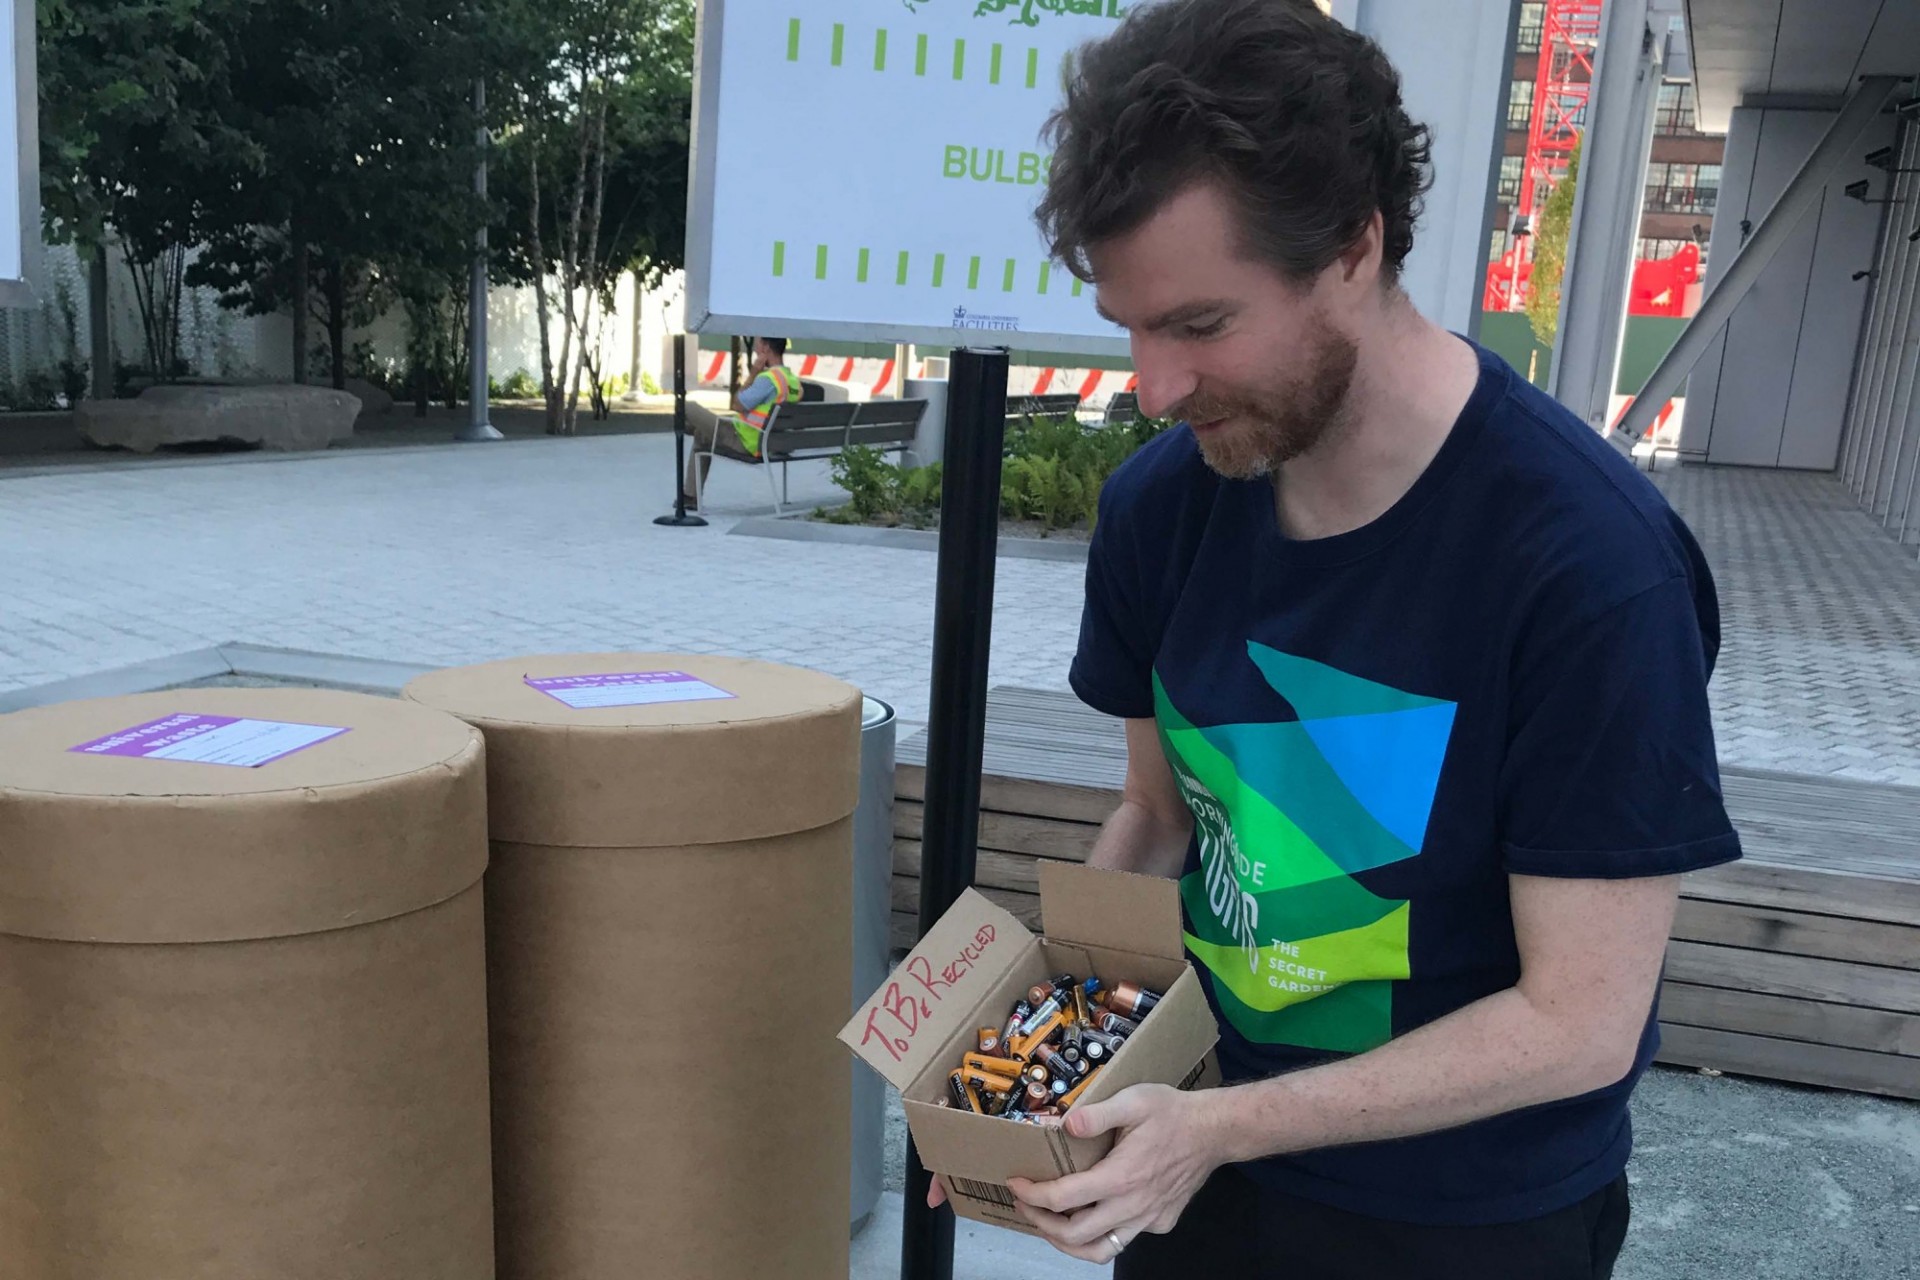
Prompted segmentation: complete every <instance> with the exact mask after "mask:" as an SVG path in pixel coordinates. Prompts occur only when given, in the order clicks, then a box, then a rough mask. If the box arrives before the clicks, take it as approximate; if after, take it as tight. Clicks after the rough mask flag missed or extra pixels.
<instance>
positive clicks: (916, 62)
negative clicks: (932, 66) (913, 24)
mask: <svg viewBox="0 0 1920 1280" xmlns="http://www.w3.org/2000/svg"><path fill="white" fill-rule="evenodd" d="M913 74H915V75H917V76H923V75H925V74H927V37H926V36H925V35H924V34H923V35H919V36H915V37H914V42H913Z"/></svg>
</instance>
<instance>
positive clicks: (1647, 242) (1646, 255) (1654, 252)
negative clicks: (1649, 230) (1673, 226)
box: [1634, 236, 1687, 262]
mask: <svg viewBox="0 0 1920 1280" xmlns="http://www.w3.org/2000/svg"><path fill="white" fill-rule="evenodd" d="M1686 245H1687V242H1686V241H1685V240H1664V239H1659V238H1656V237H1653V236H1642V237H1640V249H1639V252H1637V253H1636V254H1635V255H1634V257H1635V258H1637V259H1638V260H1639V261H1641V262H1657V261H1659V260H1660V259H1661V258H1671V257H1672V256H1673V255H1674V254H1676V253H1678V252H1680V250H1682V249H1684V248H1685V247H1686Z"/></svg>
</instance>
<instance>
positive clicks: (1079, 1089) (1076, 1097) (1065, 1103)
mask: <svg viewBox="0 0 1920 1280" xmlns="http://www.w3.org/2000/svg"><path fill="white" fill-rule="evenodd" d="M1099 1074H1100V1072H1099V1069H1098V1068H1096V1069H1094V1070H1092V1071H1089V1072H1088V1073H1087V1074H1086V1076H1085V1077H1084V1078H1082V1079H1081V1081H1080V1083H1079V1084H1077V1085H1075V1086H1074V1087H1073V1088H1072V1089H1069V1090H1068V1091H1067V1095H1066V1096H1065V1097H1063V1098H1061V1099H1060V1101H1059V1104H1058V1105H1059V1107H1060V1109H1061V1110H1062V1111H1065V1110H1066V1109H1067V1108H1068V1107H1071V1106H1072V1105H1073V1104H1074V1103H1076V1102H1078V1101H1080V1095H1081V1094H1083V1093H1085V1092H1086V1091H1087V1086H1088V1085H1090V1084H1092V1083H1093V1080H1094V1077H1095V1076H1097V1075H1099Z"/></svg>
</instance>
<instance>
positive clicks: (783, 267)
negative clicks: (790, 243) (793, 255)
mask: <svg viewBox="0 0 1920 1280" xmlns="http://www.w3.org/2000/svg"><path fill="white" fill-rule="evenodd" d="M773 274H775V275H776V276H783V275H785V274H787V242H786V241H785V240H775V241H774V242H773Z"/></svg>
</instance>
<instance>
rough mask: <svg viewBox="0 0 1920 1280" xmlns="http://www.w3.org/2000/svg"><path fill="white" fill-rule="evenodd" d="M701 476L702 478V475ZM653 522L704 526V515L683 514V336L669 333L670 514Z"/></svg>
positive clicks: (684, 494)
mask: <svg viewBox="0 0 1920 1280" xmlns="http://www.w3.org/2000/svg"><path fill="white" fill-rule="evenodd" d="M703 478H704V477H703ZM653 522H654V523H655V524H667V525H676V526H679V527H681V528H687V529H701V528H705V527H706V523H707V521H706V518H705V517H704V516H690V515H688V514H687V335H686V334H684V333H676V334H674V335H673V514H672V515H670V516H655V517H654V519H653Z"/></svg>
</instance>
